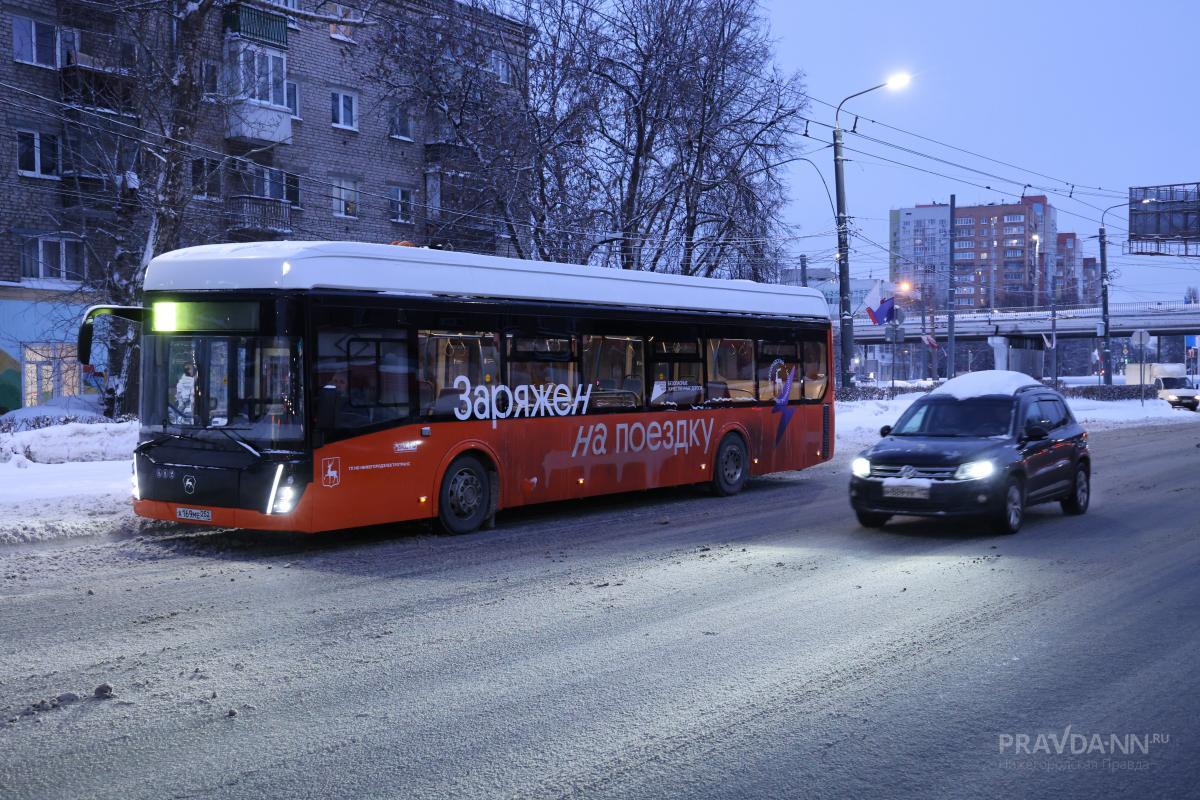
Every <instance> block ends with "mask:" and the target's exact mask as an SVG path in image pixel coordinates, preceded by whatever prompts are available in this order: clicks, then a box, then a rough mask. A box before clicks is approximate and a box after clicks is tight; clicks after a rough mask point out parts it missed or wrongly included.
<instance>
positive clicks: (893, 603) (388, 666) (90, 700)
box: [0, 425, 1200, 800]
mask: <svg viewBox="0 0 1200 800" xmlns="http://www.w3.org/2000/svg"><path fill="white" fill-rule="evenodd" d="M1092 442H1093V447H1094V458H1095V463H1096V469H1095V491H1096V496H1095V499H1094V501H1093V507H1092V510H1091V512H1090V513H1089V514H1087V515H1086V516H1084V517H1065V516H1063V515H1062V513H1061V512H1060V511H1059V509H1058V507H1057V505H1055V506H1046V507H1041V508H1039V509H1037V510H1035V511H1033V512H1032V513H1031V514H1030V516H1029V519H1028V521H1027V524H1026V527H1025V529H1024V530H1023V531H1022V532H1021V533H1020V534H1018V535H1017V536H1015V537H998V536H993V535H990V534H985V533H983V532H982V531H981V530H980V526H977V525H972V524H969V523H961V522H958V523H952V522H946V523H940V522H939V523H930V522H904V521H900V522H897V523H893V524H889V526H888V527H887V528H885V529H884V530H883V531H867V530H863V529H860V528H858V527H857V525H856V524H855V522H854V520H853V516H852V515H851V513H850V509H849V507H848V504H847V500H846V482H847V471H846V468H847V467H846V465H847V463H848V459H849V457H850V456H851V455H852V453H848V452H846V453H841V454H839V457H838V459H837V460H836V461H835V462H834V463H832V464H829V465H825V466H823V467H821V468H818V469H814V470H810V471H808V472H805V473H792V474H787V475H783V476H777V477H773V478H769V479H763V480H758V481H755V482H753V483H752V484H751V485H750V486H749V487H748V488H747V490H746V491H745V492H744V493H743V494H742V495H740V496H738V497H735V498H729V499H718V498H714V497H708V496H705V495H702V494H698V493H697V492H695V491H693V490H672V491H662V492H653V493H649V494H645V495H638V496H625V497H619V498H605V499H601V500H595V501H590V502H585V503H579V504H576V505H574V506H566V505H563V506H555V507H543V508H537V509H526V510H521V511H518V512H510V513H507V514H504V515H503V516H502V518H501V520H500V525H499V527H498V528H497V529H496V530H494V531H488V532H483V533H479V534H475V535H470V536H465V537H458V538H452V537H439V536H433V535H430V534H429V532H428V531H427V529H424V528H422V527H421V526H408V527H405V528H403V529H401V530H399V531H396V530H389V531H370V532H367V533H359V534H353V535H341V536H336V537H320V538H317V539H304V538H297V537H280V536H272V535H250V534H231V533H211V532H198V531H195V530H192V529H179V528H173V527H167V528H164V529H161V530H150V531H146V532H143V533H139V534H136V535H130V534H125V535H124V536H123V538H122V537H112V536H110V537H93V538H91V539H82V540H80V539H76V540H69V541H65V542H58V543H51V544H45V545H36V546H35V545H20V546H9V547H5V548H3V549H0V797H3V798H6V800H16V799H18V798H84V797H87V798H93V797H96V798H120V800H135V799H136V798H154V799H155V800H160V799H161V798H175V797H178V798H206V799H207V798H254V797H264V798H266V797H286V798H330V797H347V798H449V797H468V798H497V797H501V798H502V797H514V798H518V797H519V798H540V797H589V798H590V797H605V798H608V797H613V798H617V797H620V798H639V800H641V799H644V798H668V797H730V798H732V797H771V798H776V797H822V798H823V797H856V798H862V797H888V798H906V797H913V798H937V797H954V798H960V797H981V798H982V797H997V796H1055V797H1078V798H1094V797H1100V796H1105V797H1119V796H1125V797H1150V796H1154V797H1184V796H1188V795H1190V796H1196V793H1197V792H1200V789H1198V788H1197V787H1200V763H1198V761H1197V758H1196V756H1197V755H1198V754H1200V669H1197V665H1198V664H1200V582H1198V578H1197V575H1198V574H1200V514H1198V513H1197V500H1198V497H1197V488H1198V487H1200V477H1198V476H1200V449H1197V448H1200V429H1197V428H1196V427H1195V426H1194V425H1184V426H1173V427H1156V428H1140V429H1133V430H1126V431H1113V432H1101V433H1097V434H1094V435H1093V437H1092ZM105 683H107V684H109V685H111V687H112V690H113V693H112V696H111V697H109V698H107V699H97V698H95V697H93V692H94V690H95V689H96V687H97V686H99V685H100V684H105ZM68 692H73V693H76V694H78V695H80V700H79V701H77V702H71V698H70V696H66V697H65V698H64V701H63V702H61V703H58V702H57V701H56V702H49V700H50V698H55V697H57V696H58V695H60V694H64V693H68ZM43 700H45V701H48V702H46V703H44V704H43V706H42V709H41V710H31V708H30V706H31V705H34V704H38V703H39V702H41V701H43ZM56 703H57V704H56ZM231 712H236V713H231ZM14 720H15V721H14ZM1022 742H1023V743H1024V746H1023V747H1022V746H1021V743H1022ZM1059 747H1061V752H1059V751H1058V748H1059ZM1097 748H1099V749H1097ZM1127 750H1129V751H1131V752H1125V751H1127Z"/></svg>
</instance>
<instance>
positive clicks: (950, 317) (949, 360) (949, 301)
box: [946, 195, 975, 380]
mask: <svg viewBox="0 0 1200 800" xmlns="http://www.w3.org/2000/svg"><path fill="white" fill-rule="evenodd" d="M971 268H972V269H974V268H975V266H974V265H973V264H972V265H971ZM954 303H955V298H954V195H950V275H949V278H948V282H947V287H946V379H947V380H949V379H950V378H953V377H954V375H955V373H956V372H957V369H956V368H955V367H956V365H955V362H954Z"/></svg>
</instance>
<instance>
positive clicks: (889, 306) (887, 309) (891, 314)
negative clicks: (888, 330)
mask: <svg viewBox="0 0 1200 800" xmlns="http://www.w3.org/2000/svg"><path fill="white" fill-rule="evenodd" d="M863 305H865V306H866V307H867V316H868V317H870V318H871V322H873V323H875V324H876V325H882V324H884V323H885V322H891V321H892V320H893V319H894V318H895V316H896V298H894V297H889V298H887V299H886V300H882V299H880V295H879V282H878V281H876V283H875V285H874V286H872V287H871V291H870V292H868V293H867V296H866V298H865V299H864V300H863Z"/></svg>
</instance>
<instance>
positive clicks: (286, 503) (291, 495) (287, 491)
mask: <svg viewBox="0 0 1200 800" xmlns="http://www.w3.org/2000/svg"><path fill="white" fill-rule="evenodd" d="M294 505H296V490H295V489H293V488H292V487H291V486H280V487H279V491H278V492H276V493H275V504H274V505H273V506H272V508H271V513H273V514H290V513H291V511H292V507H293V506H294Z"/></svg>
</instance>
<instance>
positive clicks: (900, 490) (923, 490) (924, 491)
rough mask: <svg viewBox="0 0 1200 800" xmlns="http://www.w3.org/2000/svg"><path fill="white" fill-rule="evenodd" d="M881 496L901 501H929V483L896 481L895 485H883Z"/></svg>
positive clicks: (886, 483) (885, 483) (887, 483)
mask: <svg viewBox="0 0 1200 800" xmlns="http://www.w3.org/2000/svg"><path fill="white" fill-rule="evenodd" d="M883 496H884V497H895V498H899V499H902V500H928V499H929V482H928V481H912V480H909V481H904V482H903V483H901V482H899V481H897V482H896V483H889V482H888V481H884V483H883Z"/></svg>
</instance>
